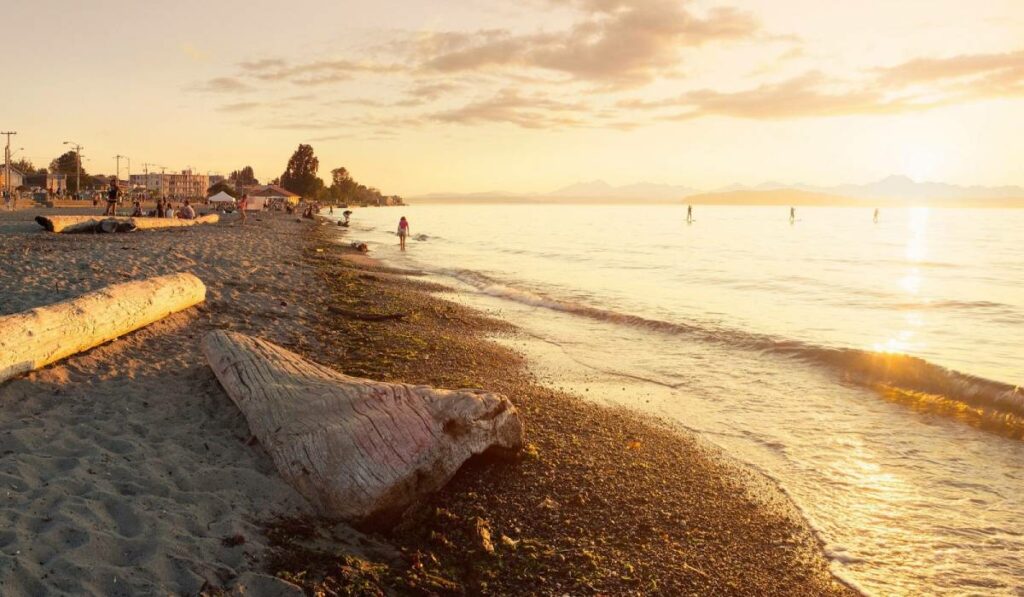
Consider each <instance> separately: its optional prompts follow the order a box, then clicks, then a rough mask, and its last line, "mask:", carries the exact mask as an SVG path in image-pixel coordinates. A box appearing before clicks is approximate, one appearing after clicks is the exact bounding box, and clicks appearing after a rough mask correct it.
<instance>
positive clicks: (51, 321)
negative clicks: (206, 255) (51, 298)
mask: <svg viewBox="0 0 1024 597" xmlns="http://www.w3.org/2000/svg"><path fill="white" fill-rule="evenodd" d="M205 298H206V286H205V285H203V282H202V281H201V280H200V279H199V278H197V277H195V276H193V275H192V274H171V275H169V276H160V277H157V278H150V279H148V280H138V281H135V282H125V283H123V284H115V285H114V286H107V287H106V288H103V289H101V290H97V291H95V292H90V293H87V294H84V295H82V296H80V297H77V298H73V299H68V300H66V301H63V302H60V303H55V304H53V305H47V306H45V307H37V308H35V309H32V310H30V311H24V312H22V313H15V314H13V315H5V316H3V317H0V382H2V381H5V380H7V379H10V378H11V377H14V376H15V375H20V374H22V373H26V372H28V371H32V370H33V369H38V368H40V367H44V366H46V365H49V364H50V363H53V362H55V361H58V360H60V359H63V358H65V357H68V356H70V355H73V354H75V353H78V352H82V351H83V350H88V349H90V348H93V347H94V346H99V345H100V344H103V343H104V342H109V341H110V340H113V339H115V338H117V337H119V336H122V335H124V334H127V333H128V332H132V331H134V330H137V329H139V328H141V327H145V326H147V325H149V324H151V323H153V322H154V321H158V320H160V319H163V318H164V317H167V316H168V315H170V314H171V313H175V312H178V311H182V310H184V309H187V308H189V307H191V306H192V305H195V304H198V303H201V302H203V300H205Z"/></svg>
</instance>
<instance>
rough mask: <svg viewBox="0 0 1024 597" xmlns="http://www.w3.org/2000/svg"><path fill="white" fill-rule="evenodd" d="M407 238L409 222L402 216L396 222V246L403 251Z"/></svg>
mask: <svg viewBox="0 0 1024 597" xmlns="http://www.w3.org/2000/svg"><path fill="white" fill-rule="evenodd" d="M407 236H409V220H406V219H405V216H402V219H400V220H398V245H399V246H400V247H402V250H403V251H404V250H405V237H407Z"/></svg>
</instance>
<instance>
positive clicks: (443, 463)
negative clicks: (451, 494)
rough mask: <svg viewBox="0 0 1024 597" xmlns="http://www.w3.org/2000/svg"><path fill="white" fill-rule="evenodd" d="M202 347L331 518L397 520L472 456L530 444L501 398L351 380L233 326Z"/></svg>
mask: <svg viewBox="0 0 1024 597" xmlns="http://www.w3.org/2000/svg"><path fill="white" fill-rule="evenodd" d="M203 352H204V353H205V354H206V358H207V360H208V361H209V362H210V366H211V367H212V368H213V371H214V373H215V374H216V375H217V378H218V379H219V380H220V383H221V385H222V386H224V389H225V390H226V391H227V393H228V396H230V397H231V399H232V400H233V401H234V402H235V404H236V405H238V408H239V409H241V411H242V413H243V414H244V415H245V418H246V419H247V420H248V421H249V429H250V430H251V432H252V433H253V435H254V436H256V438H257V439H258V440H259V441H260V443H261V444H263V447H264V448H265V449H266V450H267V452H269V453H270V456H271V458H273V460H274V464H275V465H276V466H277V470H278V472H280V474H281V476H282V477H284V479H285V480H286V481H288V482H289V483H291V484H292V486H294V487H295V488H296V489H297V490H298V491H299V493H301V494H302V495H303V496H305V497H306V499H308V500H309V501H310V502H311V503H312V504H313V505H314V506H315V507H316V508H317V509H318V510H319V511H320V513H321V514H323V515H325V516H328V517H331V518H340V519H344V520H347V521H349V522H352V523H356V524H363V525H376V524H379V523H387V522H390V521H391V520H392V519H393V516H394V515H396V514H399V513H401V512H402V511H404V510H405V509H406V508H407V507H408V506H410V505H411V504H412V503H413V502H414V501H415V500H416V499H417V498H418V497H420V496H422V495H423V494H426V493H430V492H433V491H436V490H437V489H440V488H441V487H442V486H443V485H444V484H445V483H447V482H448V480H449V479H451V477H452V476H453V475H454V474H455V472H456V471H457V470H458V469H459V467H460V466H462V464H463V463H464V462H465V461H466V460H467V459H468V458H469V457H470V456H472V455H474V454H480V453H483V452H484V451H486V450H488V449H490V448H498V449H505V450H516V449H519V448H521V447H522V445H523V426H522V423H521V421H520V419H519V413H518V412H517V411H516V408H515V407H514V406H513V405H512V403H511V402H509V401H508V399H507V398H505V397H503V396H499V395H496V394H492V393H488V392H484V391H482V390H437V389H434V388H429V387H426V386H412V385H408V384H397V383H384V382H378V381H372V380H368V379H360V378H356V377H349V376H347V375H344V374H341V373H338V372H337V371H334V370H332V369H328V368H327V367H324V366H321V365H317V364H316V363H312V362H310V361H307V360H304V359H302V358H301V357H299V356H298V355H296V354H294V353H292V352H289V351H287V350H285V349H283V348H281V347H279V346H276V345H274V344H271V343H269V342H266V341H264V340H258V339H256V338H251V337H249V336H245V335H242V334H238V333H234V332H224V331H217V332H212V333H210V334H208V335H207V336H206V338H205V339H204V341H203Z"/></svg>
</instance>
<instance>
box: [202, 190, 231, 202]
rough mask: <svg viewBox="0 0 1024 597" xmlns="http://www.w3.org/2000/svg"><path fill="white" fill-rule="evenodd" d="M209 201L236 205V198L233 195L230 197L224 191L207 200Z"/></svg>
mask: <svg viewBox="0 0 1024 597" xmlns="http://www.w3.org/2000/svg"><path fill="white" fill-rule="evenodd" d="M207 201H209V202H210V203H234V202H235V198H234V197H232V196H231V195H228V194H227V193H225V192H224V191H221V192H219V193H217V194H216V195H214V196H213V197H210V198H209V199H207Z"/></svg>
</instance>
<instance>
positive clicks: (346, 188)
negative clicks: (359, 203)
mask: <svg viewBox="0 0 1024 597" xmlns="http://www.w3.org/2000/svg"><path fill="white" fill-rule="evenodd" d="M356 186H357V185H356V181H354V180H352V175H351V174H349V172H348V169H346V168H345V167H344V166H342V167H340V168H335V169H334V170H331V189H330V192H331V198H332V199H334V200H336V201H342V202H344V201H348V200H349V198H350V197H351V196H352V191H353V190H355V188H356Z"/></svg>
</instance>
